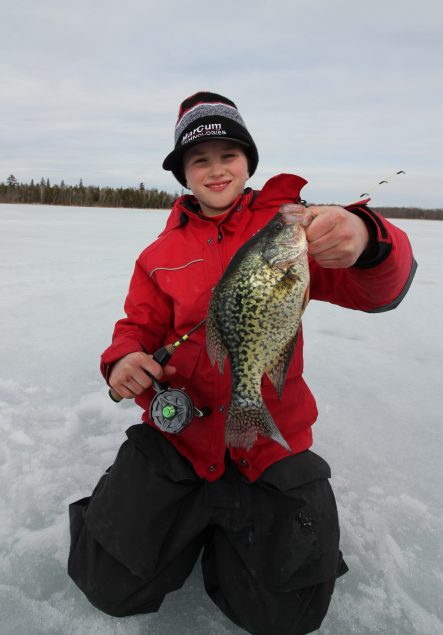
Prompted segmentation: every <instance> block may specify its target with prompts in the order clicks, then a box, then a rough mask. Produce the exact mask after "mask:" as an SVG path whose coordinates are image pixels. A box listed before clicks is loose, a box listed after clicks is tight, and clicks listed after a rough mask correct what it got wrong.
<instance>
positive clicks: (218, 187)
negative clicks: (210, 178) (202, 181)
mask: <svg viewBox="0 0 443 635" xmlns="http://www.w3.org/2000/svg"><path fill="white" fill-rule="evenodd" d="M230 182H231V181H216V182H214V183H207V185H206V187H207V188H208V189H210V190H212V191H213V192H222V191H223V190H224V189H225V188H226V187H227V186H228V185H229V184H230Z"/></svg>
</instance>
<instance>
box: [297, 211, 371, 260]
mask: <svg viewBox="0 0 443 635" xmlns="http://www.w3.org/2000/svg"><path fill="white" fill-rule="evenodd" d="M308 210H309V211H310V212H312V214H313V215H314V220H313V221H312V222H311V224H310V225H309V227H307V229H306V238H307V239H308V244H309V248H308V251H309V254H310V255H311V256H312V257H313V258H314V260H316V262H318V264H319V265H320V266H321V267H326V268H330V269H337V268H342V267H352V265H353V264H354V263H355V262H356V261H357V259H358V258H359V257H360V256H361V254H362V253H363V252H364V251H365V249H367V247H368V244H369V231H368V229H367V227H366V225H365V223H364V221H363V220H362V219H361V218H359V217H358V216H356V215H355V214H352V212H348V210H346V209H344V208H343V207H339V206H338V205H310V206H309V207H308Z"/></svg>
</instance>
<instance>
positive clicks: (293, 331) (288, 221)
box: [206, 204, 311, 450]
mask: <svg viewBox="0 0 443 635" xmlns="http://www.w3.org/2000/svg"><path fill="white" fill-rule="evenodd" d="M310 220H311V217H310V215H309V212H308V211H307V210H306V211H304V212H303V213H300V206H295V205H290V204H289V205H283V206H282V207H281V208H280V209H279V211H278V213H277V214H276V215H275V216H274V217H273V218H272V220H271V221H270V222H269V223H268V224H267V225H266V226H265V227H264V228H263V229H261V230H260V231H259V232H258V233H257V234H255V236H253V237H252V238H251V239H250V240H249V241H248V242H247V243H245V244H244V245H243V246H242V247H241V248H240V249H239V250H238V251H237V253H236V254H235V255H234V257H233V259H232V260H231V262H230V264H229V266H228V267H227V269H226V271H225V273H224V274H223V277H222V278H221V280H220V281H219V283H218V284H217V286H216V288H215V289H214V292H213V294H212V297H211V302H210V305H209V311H208V317H207V322H206V345H207V350H208V355H209V358H210V360H211V362H212V364H213V365H214V364H215V362H217V364H218V367H219V369H220V372H223V368H224V363H225V358H226V355H228V356H229V360H230V364H231V372H232V399H231V403H230V405H229V409H228V413H227V418H226V429H225V435H226V444H227V445H228V446H233V447H245V448H247V449H249V448H251V447H252V445H253V444H254V442H255V441H256V439H257V435H258V434H260V435H264V436H268V437H270V438H271V439H273V440H274V441H277V442H278V443H280V444H281V445H282V446H283V447H284V448H286V449H288V450H289V449H290V448H289V446H288V444H287V442H286V441H285V439H284V438H283V436H282V434H281V433H280V431H279V429H278V427H277V425H276V424H275V422H274V420H273V419H272V416H271V415H270V413H269V411H268V409H267V407H266V405H265V403H264V401H263V398H262V394H261V381H262V376H263V374H264V373H267V375H268V376H269V378H270V379H271V381H272V383H273V384H274V386H275V388H276V390H277V393H278V395H279V397H280V396H281V393H282V390H283V387H284V383H285V379H286V374H287V370H288V366H289V362H290V359H291V356H292V353H293V351H294V347H295V344H296V340H297V334H298V328H299V324H300V319H301V316H302V314H303V311H304V309H305V307H306V305H307V302H308V290H309V266H308V256H307V242H306V235H305V227H306V225H307V224H308V223H309V222H310Z"/></svg>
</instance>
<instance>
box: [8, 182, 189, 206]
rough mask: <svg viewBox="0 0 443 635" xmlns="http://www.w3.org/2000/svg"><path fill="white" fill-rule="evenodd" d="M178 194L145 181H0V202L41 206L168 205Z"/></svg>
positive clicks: (170, 204)
mask: <svg viewBox="0 0 443 635" xmlns="http://www.w3.org/2000/svg"><path fill="white" fill-rule="evenodd" d="M177 196H178V194H169V193H168V192H164V191H163V190H158V189H156V188H146V187H145V185H144V183H140V184H139V186H138V187H137V188H134V187H118V188H112V187H97V186H95V185H88V186H85V185H83V181H82V179H80V182H79V183H78V185H67V184H66V183H65V182H64V181H61V183H60V184H51V183H50V181H49V179H44V178H42V179H41V180H40V182H39V183H35V182H34V180H32V181H31V182H30V183H19V182H18V180H17V179H16V178H15V176H14V175H13V174H11V175H10V176H9V177H8V178H7V179H6V182H2V183H0V203H31V204H32V203H39V204H41V205H74V206H79V207H135V208H140V209H143V208H149V209H162V208H169V207H171V206H172V204H173V202H174V201H175V199H176V198H177Z"/></svg>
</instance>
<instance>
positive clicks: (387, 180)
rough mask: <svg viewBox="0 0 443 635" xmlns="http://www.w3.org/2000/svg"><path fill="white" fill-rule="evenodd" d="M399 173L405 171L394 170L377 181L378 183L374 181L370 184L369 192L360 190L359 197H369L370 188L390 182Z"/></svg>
mask: <svg viewBox="0 0 443 635" xmlns="http://www.w3.org/2000/svg"><path fill="white" fill-rule="evenodd" d="M400 174H406V172H405V171H404V170H398V171H397V172H394V174H391V175H390V176H388V177H386V178H385V179H382V180H381V181H378V183H374V184H373V185H371V186H370V187H369V188H368V189H369V192H362V194H360V198H363V197H364V196H366V197H369V198H370V197H371V196H372V194H371V190H372V189H374V188H376V187H379V186H380V185H384V184H386V185H387V184H388V183H390V182H391V181H392V180H393V179H394V178H395V177H396V176H399V175H400Z"/></svg>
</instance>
